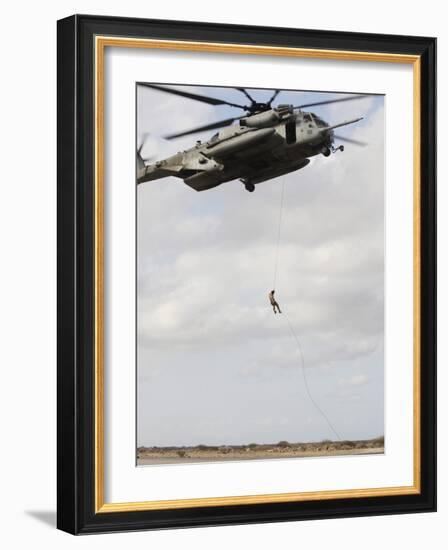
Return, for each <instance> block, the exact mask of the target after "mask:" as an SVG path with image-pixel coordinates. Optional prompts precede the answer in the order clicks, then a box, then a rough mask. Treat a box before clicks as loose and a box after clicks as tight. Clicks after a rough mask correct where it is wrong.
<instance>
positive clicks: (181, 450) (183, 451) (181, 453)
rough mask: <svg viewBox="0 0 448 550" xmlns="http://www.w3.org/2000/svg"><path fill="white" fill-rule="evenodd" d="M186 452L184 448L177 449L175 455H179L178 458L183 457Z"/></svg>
mask: <svg viewBox="0 0 448 550" xmlns="http://www.w3.org/2000/svg"><path fill="white" fill-rule="evenodd" d="M186 454H187V451H185V450H184V449H179V450H178V451H177V456H179V457H180V458H183V457H184V456H185V455H186Z"/></svg>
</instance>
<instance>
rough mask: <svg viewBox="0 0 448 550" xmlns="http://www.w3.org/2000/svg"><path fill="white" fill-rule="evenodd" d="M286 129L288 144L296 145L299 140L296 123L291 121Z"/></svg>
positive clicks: (286, 125)
mask: <svg viewBox="0 0 448 550" xmlns="http://www.w3.org/2000/svg"><path fill="white" fill-rule="evenodd" d="M285 128H286V143H287V144H288V145H290V144H291V143H295V142H296V139H297V133H296V121H295V120H290V121H288V122H287V123H286V124H285Z"/></svg>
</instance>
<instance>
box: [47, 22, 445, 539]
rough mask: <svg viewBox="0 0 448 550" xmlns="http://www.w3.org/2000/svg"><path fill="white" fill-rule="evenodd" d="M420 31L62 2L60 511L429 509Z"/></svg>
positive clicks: (188, 517)
mask: <svg viewBox="0 0 448 550" xmlns="http://www.w3.org/2000/svg"><path fill="white" fill-rule="evenodd" d="M435 50H436V41H435V39H433V38H423V37H406V36H385V35H366V34H355V33H343V32H334V31H316V30H302V29H300V30H299V29H287V28H282V29H279V28H276V29H274V28H264V27H246V26H244V27H243V26H233V25H218V24H211V23H191V22H178V21H155V20H139V19H126V18H112V17H97V16H87V15H86V16H84V15H81V16H78V15H77V16H72V17H69V18H67V19H63V20H61V21H59V22H58V527H59V528H60V529H62V530H65V531H67V532H70V533H74V534H81V533H95V532H108V531H125V530H136V529H160V528H174V527H187V526H191V527H192V526H205V525H226V524H237V523H256V522H270V521H291V520H303V519H315V518H331V517H350V516H365V515H374V514H392V513H405V512H420V511H433V510H435V507H436V488H435V487H436V467H435V462H436V445H435V433H436V432H435V421H436V418H435V410H436V403H435V398H436V393H435V382H436V375H435V366H436V342H435V339H436V336H435V334H436V330H435V323H436V320H435V314H436V305H435V304H436V281H435V273H436V269H435V266H436V258H435V253H436V248H435V223H436V220H435V212H436V210H435V73H436V69H435Z"/></svg>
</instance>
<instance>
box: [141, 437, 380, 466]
mask: <svg viewBox="0 0 448 550" xmlns="http://www.w3.org/2000/svg"><path fill="white" fill-rule="evenodd" d="M382 453H384V439H383V438H376V439H372V440H365V441H341V442H339V441H338V442H336V441H328V442H327V441H323V442H319V443H288V442H280V443H277V444H273V445H256V444H251V445H234V446H228V445H222V446H207V445H198V446H196V447H139V449H138V451H137V465H138V466H148V465H152V464H184V463H195V462H220V461H229V460H264V459H267V458H303V457H322V456H342V455H365V454H382Z"/></svg>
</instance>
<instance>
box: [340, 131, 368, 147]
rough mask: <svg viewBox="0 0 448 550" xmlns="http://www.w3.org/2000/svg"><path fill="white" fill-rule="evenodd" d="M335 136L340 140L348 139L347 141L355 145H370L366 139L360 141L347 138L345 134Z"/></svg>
mask: <svg viewBox="0 0 448 550" xmlns="http://www.w3.org/2000/svg"><path fill="white" fill-rule="evenodd" d="M334 138H335V139H338V140H339V141H346V142H347V143H353V145H359V146H360V147H367V145H368V143H366V142H365V141H358V140H357V139H351V138H346V137H343V136H338V135H336V134H335V135H334Z"/></svg>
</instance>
